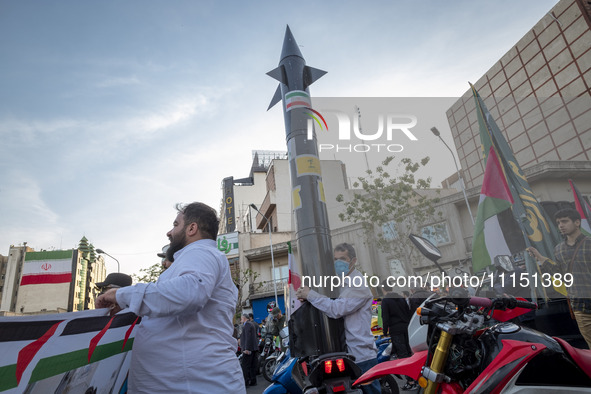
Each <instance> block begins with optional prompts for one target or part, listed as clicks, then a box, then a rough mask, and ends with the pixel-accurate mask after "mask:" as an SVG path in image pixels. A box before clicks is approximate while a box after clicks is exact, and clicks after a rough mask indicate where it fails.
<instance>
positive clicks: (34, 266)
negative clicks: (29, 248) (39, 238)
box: [21, 250, 73, 286]
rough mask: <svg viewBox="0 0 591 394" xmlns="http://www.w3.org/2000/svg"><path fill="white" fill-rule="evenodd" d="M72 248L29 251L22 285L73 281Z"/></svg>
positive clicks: (26, 256) (24, 265)
mask: <svg viewBox="0 0 591 394" xmlns="http://www.w3.org/2000/svg"><path fill="white" fill-rule="evenodd" d="M72 254H73V252H72V250H56V251H49V252H27V254H25V262H24V264H23V276H22V278H21V286H25V285H39V284H48V283H49V284H51V283H70V282H71V281H72Z"/></svg>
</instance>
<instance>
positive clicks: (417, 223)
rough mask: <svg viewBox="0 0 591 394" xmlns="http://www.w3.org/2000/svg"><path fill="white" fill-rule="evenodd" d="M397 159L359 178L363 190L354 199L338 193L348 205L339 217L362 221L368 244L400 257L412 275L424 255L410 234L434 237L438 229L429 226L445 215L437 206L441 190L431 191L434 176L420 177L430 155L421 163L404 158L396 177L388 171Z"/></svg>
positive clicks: (339, 197)
mask: <svg viewBox="0 0 591 394" xmlns="http://www.w3.org/2000/svg"><path fill="white" fill-rule="evenodd" d="M393 160H394V157H392V156H390V157H387V158H386V159H385V160H384V161H383V162H382V163H381V165H380V166H378V167H377V168H376V169H375V171H371V170H368V171H367V176H365V177H359V178H357V182H355V183H354V184H353V187H355V188H359V187H361V190H362V191H363V192H362V193H355V194H353V198H352V200H351V201H345V198H344V196H343V195H342V194H340V195H338V196H337V201H338V202H343V203H344V205H345V212H343V213H341V214H339V217H340V219H341V220H342V221H346V222H353V223H361V224H362V226H363V229H364V233H365V238H366V243H368V244H372V243H373V244H375V246H376V247H377V248H378V249H379V250H380V251H382V252H383V253H385V254H386V255H388V256H389V257H391V258H392V259H395V260H399V261H400V262H401V264H402V266H403V267H404V270H405V273H406V274H407V275H408V274H411V273H413V263H416V262H418V261H420V259H421V258H422V255H421V254H420V252H419V251H418V250H417V249H416V247H414V245H413V244H412V242H411V241H410V240H409V238H408V235H409V234H410V233H415V234H418V235H425V236H427V237H428V238H431V239H433V234H432V233H433V232H437V229H436V228H433V227H434V226H431V227H425V226H426V225H429V224H434V223H435V222H437V221H438V220H440V219H441V217H442V214H441V212H439V211H437V209H436V204H437V203H438V202H439V197H438V195H439V191H436V192H435V193H433V191H431V190H429V189H430V187H431V178H430V177H429V178H427V179H420V178H417V177H416V173H417V171H419V170H420V169H421V168H422V167H425V166H426V165H427V163H428V162H429V158H428V157H425V158H424V159H422V160H421V161H420V162H414V161H412V159H410V158H404V159H402V160H401V161H400V163H399V165H398V170H397V171H396V172H397V173H399V172H401V175H399V176H394V177H392V176H391V175H390V173H389V172H388V171H386V170H387V167H388V166H389V165H390V163H391V162H392V161H393ZM433 194H435V197H433Z"/></svg>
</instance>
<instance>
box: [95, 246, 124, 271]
mask: <svg viewBox="0 0 591 394" xmlns="http://www.w3.org/2000/svg"><path fill="white" fill-rule="evenodd" d="M96 252H97V253H98V254H106V255H107V256H109V257H110V258H112V259H113V260H115V261H116V262H117V272H121V266H120V265H119V260H117V259H116V258H115V257H113V256H111V255H110V254H109V253H107V252H105V251H104V250H102V249H97V250H96Z"/></svg>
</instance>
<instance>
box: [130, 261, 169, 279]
mask: <svg viewBox="0 0 591 394" xmlns="http://www.w3.org/2000/svg"><path fill="white" fill-rule="evenodd" d="M162 272H164V269H163V268H162V264H161V263H156V264H154V265H151V266H149V267H148V268H142V269H140V273H139V275H136V274H131V277H132V278H133V280H134V282H136V283H150V282H156V280H158V277H159V276H160V274H161V273H162Z"/></svg>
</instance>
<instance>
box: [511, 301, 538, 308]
mask: <svg viewBox="0 0 591 394" xmlns="http://www.w3.org/2000/svg"><path fill="white" fill-rule="evenodd" d="M516 306H517V307H519V308H525V309H538V304H536V303H535V302H529V301H522V300H517V305H516Z"/></svg>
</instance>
